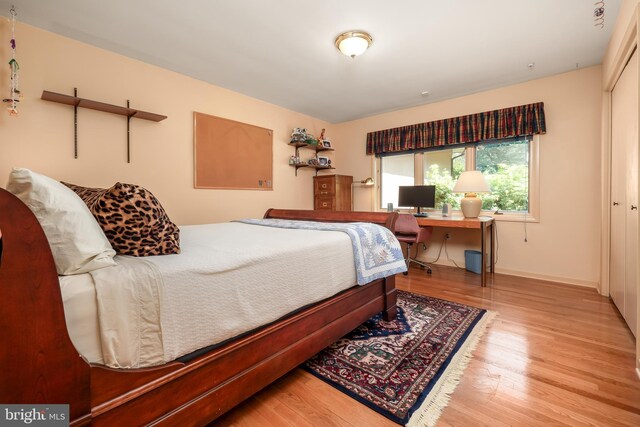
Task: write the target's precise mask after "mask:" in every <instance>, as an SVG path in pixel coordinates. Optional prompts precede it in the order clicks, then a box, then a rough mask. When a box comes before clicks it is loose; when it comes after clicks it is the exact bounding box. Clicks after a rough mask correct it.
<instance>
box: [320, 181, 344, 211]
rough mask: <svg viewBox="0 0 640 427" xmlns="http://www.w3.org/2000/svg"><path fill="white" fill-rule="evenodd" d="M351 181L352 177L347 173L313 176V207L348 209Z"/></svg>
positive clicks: (336, 209)
mask: <svg viewBox="0 0 640 427" xmlns="http://www.w3.org/2000/svg"><path fill="white" fill-rule="evenodd" d="M352 183H353V177H352V176H347V175H322V176H315V177H313V208H314V209H326V210H330V211H350V210H351V184H352Z"/></svg>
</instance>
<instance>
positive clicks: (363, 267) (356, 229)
mask: <svg viewBox="0 0 640 427" xmlns="http://www.w3.org/2000/svg"><path fill="white" fill-rule="evenodd" d="M237 222H242V223H245V224H253V225H262V226H267V227H278V228H297V229H302V230H318V231H341V232H343V233H346V234H347V235H348V236H349V238H351V247H352V248H353V258H354V259H355V267H356V276H357V282H358V285H365V284H367V283H369V282H372V281H374V280H376V279H380V278H382V277H387V276H392V275H394V274H396V273H403V272H405V271H407V266H406V264H405V262H404V255H403V253H402V248H401V247H400V243H399V242H398V239H396V237H395V236H394V235H393V233H392V232H391V231H390V230H389V229H387V228H385V227H382V226H380V225H377V224H371V223H368V222H349V223H326V222H313V221H293V220H286V219H243V220H238V221H237Z"/></svg>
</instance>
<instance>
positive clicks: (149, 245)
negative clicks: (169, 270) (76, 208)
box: [63, 182, 180, 256]
mask: <svg viewBox="0 0 640 427" xmlns="http://www.w3.org/2000/svg"><path fill="white" fill-rule="evenodd" d="M63 184H64V185H66V186H67V187H69V188H71V189H72V190H73V191H75V192H76V194H78V196H80V198H81V199H82V200H83V201H84V202H85V203H86V204H87V206H88V207H89V210H90V211H91V213H92V214H93V216H94V217H95V218H96V220H97V221H98V224H100V227H102V230H103V231H104V234H105V235H106V236H107V239H109V242H110V243H111V246H113V249H115V251H116V252H117V253H118V254H120V255H132V256H149V255H168V254H178V253H180V229H179V228H178V227H177V226H176V225H175V224H174V223H173V222H171V220H170V219H169V216H167V213H166V212H165V211H164V209H163V208H162V205H161V204H160V202H159V201H158V199H156V198H155V196H154V195H153V194H151V192H150V191H148V190H146V189H144V188H142V187H140V186H138V185H134V184H123V183H120V182H118V183H116V184H115V185H114V186H113V187H111V188H106V189H102V188H88V187H80V186H78V185H73V184H68V183H66V182H63Z"/></svg>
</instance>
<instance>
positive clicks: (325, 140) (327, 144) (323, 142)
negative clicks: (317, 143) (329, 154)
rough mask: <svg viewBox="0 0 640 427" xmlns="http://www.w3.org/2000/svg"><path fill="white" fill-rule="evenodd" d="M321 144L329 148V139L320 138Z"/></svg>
mask: <svg viewBox="0 0 640 427" xmlns="http://www.w3.org/2000/svg"><path fill="white" fill-rule="evenodd" d="M322 146H323V147H324V148H331V141H329V140H328V139H323V140H322Z"/></svg>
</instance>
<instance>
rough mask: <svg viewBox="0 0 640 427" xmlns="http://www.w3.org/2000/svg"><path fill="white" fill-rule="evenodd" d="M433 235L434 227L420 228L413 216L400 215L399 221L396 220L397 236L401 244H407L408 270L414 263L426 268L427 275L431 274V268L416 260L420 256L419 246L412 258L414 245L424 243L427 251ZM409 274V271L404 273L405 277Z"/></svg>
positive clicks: (423, 245)
mask: <svg viewBox="0 0 640 427" xmlns="http://www.w3.org/2000/svg"><path fill="white" fill-rule="evenodd" d="M431 233H433V227H420V226H419V225H418V221H417V220H416V217H414V216H413V215H411V214H400V215H398V219H397V220H396V228H395V235H396V238H397V239H398V240H399V241H400V242H404V243H406V244H407V257H406V259H405V262H406V263H407V268H409V265H410V264H411V263H412V262H414V263H416V264H418V265H420V266H422V267H424V268H425V269H426V270H427V273H429V274H431V267H430V266H429V265H428V264H425V263H424V262H422V261H418V260H417V259H416V257H417V256H418V246H417V245H416V254H415V257H413V258H412V257H411V246H413V245H414V244H418V243H422V247H423V248H424V249H426V248H427V242H428V241H429V239H430V238H431ZM407 274H409V272H408V271H407V272H405V273H404V275H407Z"/></svg>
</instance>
